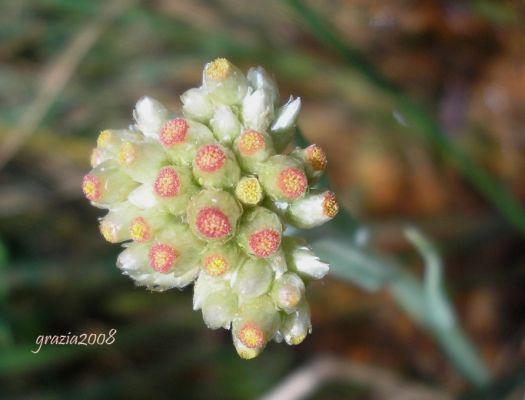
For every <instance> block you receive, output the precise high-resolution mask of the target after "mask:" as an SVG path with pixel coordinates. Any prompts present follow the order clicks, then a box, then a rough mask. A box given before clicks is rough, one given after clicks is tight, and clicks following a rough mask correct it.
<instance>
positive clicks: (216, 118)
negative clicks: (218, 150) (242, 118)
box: [210, 106, 241, 144]
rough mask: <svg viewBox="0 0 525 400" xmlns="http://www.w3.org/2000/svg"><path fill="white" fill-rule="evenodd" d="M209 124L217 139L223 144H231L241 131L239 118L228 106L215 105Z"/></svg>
mask: <svg viewBox="0 0 525 400" xmlns="http://www.w3.org/2000/svg"><path fill="white" fill-rule="evenodd" d="M210 124H211V127H212V129H213V133H214V134H215V137H216V138H217V140H218V141H219V142H221V143H224V144H231V143H232V142H233V140H234V139H235V138H236V137H237V136H239V134H240V133H241V124H240V122H239V119H238V118H237V116H236V115H235V114H234V112H233V111H232V109H231V108H230V107H228V106H219V107H217V108H216V109H215V112H214V114H213V118H212V119H211V121H210Z"/></svg>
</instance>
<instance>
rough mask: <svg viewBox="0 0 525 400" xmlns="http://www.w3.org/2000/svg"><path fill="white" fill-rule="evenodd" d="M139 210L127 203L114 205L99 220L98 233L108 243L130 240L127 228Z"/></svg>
mask: <svg viewBox="0 0 525 400" xmlns="http://www.w3.org/2000/svg"><path fill="white" fill-rule="evenodd" d="M139 211H140V210H139V209H138V208H136V207H134V206H132V205H131V204H129V203H128V202H123V203H119V204H116V205H115V206H113V207H111V208H110V209H109V212H108V213H107V214H106V216H105V217H104V218H101V220H100V226H99V227H100V233H101V234H102V236H103V237H104V239H106V240H107V241H108V242H110V243H118V242H123V241H125V240H129V239H131V236H130V232H129V227H130V224H131V221H133V218H135V216H136V215H137V214H138V213H139Z"/></svg>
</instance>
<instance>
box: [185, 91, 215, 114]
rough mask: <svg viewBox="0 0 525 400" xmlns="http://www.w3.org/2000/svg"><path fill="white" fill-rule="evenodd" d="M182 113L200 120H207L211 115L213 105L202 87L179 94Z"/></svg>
mask: <svg viewBox="0 0 525 400" xmlns="http://www.w3.org/2000/svg"><path fill="white" fill-rule="evenodd" d="M180 99H181V101H182V111H183V112H184V115H185V116H187V117H189V118H193V119H195V120H197V121H200V122H204V123H206V122H208V121H209V119H210V118H211V116H212V115H213V105H212V103H211V101H210V99H209V98H208V93H206V90H204V88H202V87H200V88H193V89H190V90H187V91H186V92H184V93H183V94H182V96H180Z"/></svg>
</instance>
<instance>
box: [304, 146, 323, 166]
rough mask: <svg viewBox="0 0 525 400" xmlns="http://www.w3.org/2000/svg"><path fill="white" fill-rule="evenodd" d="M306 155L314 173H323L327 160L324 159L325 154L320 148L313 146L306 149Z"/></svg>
mask: <svg viewBox="0 0 525 400" xmlns="http://www.w3.org/2000/svg"><path fill="white" fill-rule="evenodd" d="M306 154H307V156H308V161H309V162H310V165H311V166H312V168H313V169H314V170H316V171H324V170H325V169H326V164H327V163H328V160H327V158H326V153H325V152H324V151H323V149H322V148H321V147H320V146H317V145H316V144H313V145H311V146H309V147H308V148H307V149H306Z"/></svg>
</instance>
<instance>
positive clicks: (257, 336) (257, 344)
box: [239, 323, 264, 349]
mask: <svg viewBox="0 0 525 400" xmlns="http://www.w3.org/2000/svg"><path fill="white" fill-rule="evenodd" d="M239 339H240V340H241V342H242V344H244V345H245V346H246V347H248V348H250V349H257V348H261V347H263V345H264V332H263V331H262V329H261V328H259V327H258V326H257V325H255V324H253V323H246V324H244V326H243V327H242V328H241V330H240V331H239Z"/></svg>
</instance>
